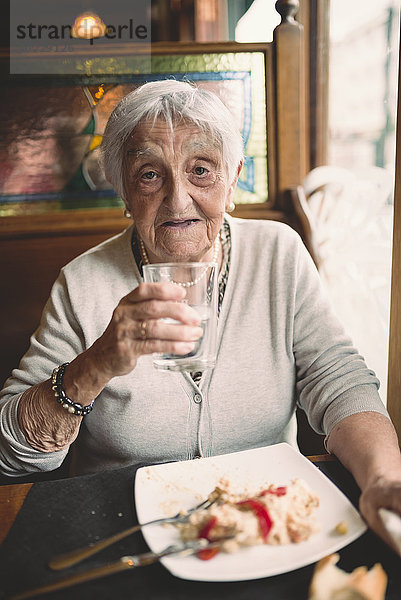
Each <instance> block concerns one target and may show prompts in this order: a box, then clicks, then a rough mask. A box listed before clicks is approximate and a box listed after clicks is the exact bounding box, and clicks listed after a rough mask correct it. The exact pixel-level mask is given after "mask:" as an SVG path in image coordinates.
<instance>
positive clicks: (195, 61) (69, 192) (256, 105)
mask: <svg viewBox="0 0 401 600" xmlns="http://www.w3.org/2000/svg"><path fill="white" fill-rule="evenodd" d="M115 60H116V59H115V58H114V59H104V68H103V69H102V72H103V73H104V74H103V75H102V76H98V75H96V76H93V75H92V76H91V75H89V76H88V65H85V71H86V75H85V76H83V77H82V79H81V80H80V81H77V79H76V78H75V79H73V78H71V80H70V81H69V80H67V78H66V77H63V78H62V79H60V80H58V79H57V77H56V78H53V79H52V80H51V81H50V80H48V81H46V80H44V79H39V80H38V83H36V84H33V83H32V80H30V84H29V85H26V84H25V83H23V82H22V81H21V82H20V83H19V84H18V82H17V83H16V84H15V85H13V86H11V85H10V86H8V88H7V89H6V90H5V92H4V93H3V95H2V98H1V100H0V102H1V104H2V114H3V115H6V118H4V119H3V122H2V124H1V126H0V128H1V140H2V142H1V147H0V155H1V161H0V165H1V176H0V216H7V215H22V214H33V213H40V212H48V211H55V210H56V211H57V210H64V209H76V208H86V209H87V208H91V207H93V208H95V207H101V206H106V207H111V206H119V205H121V204H122V201H121V199H120V198H118V196H117V195H116V194H115V192H114V190H112V189H111V187H110V185H109V184H108V182H107V181H105V179H104V177H103V174H102V172H101V169H100V167H99V164H98V159H99V146H100V144H101V141H102V134H103V131H104V127H105V124H106V122H107V119H108V117H109V115H110V113H111V111H112V110H113V108H114V106H115V105H116V104H117V103H118V102H119V100H120V99H121V98H122V97H123V96H125V95H126V94H127V93H128V92H130V91H131V90H133V89H134V88H135V87H137V86H138V85H141V84H142V83H144V82H145V81H154V80H157V79H164V78H175V79H179V80H182V79H184V80H191V81H194V82H196V83H197V84H198V85H199V86H201V87H204V88H207V89H209V90H211V91H213V92H215V93H217V94H218V95H219V97H220V98H221V99H222V100H223V102H225V103H226V104H227V105H228V107H229V108H230V110H231V111H232V113H233V115H234V118H235V120H236V122H237V123H238V126H239V128H240V130H241V131H242V135H243V138H244V142H245V155H246V159H245V164H244V168H243V171H242V174H241V178H240V181H239V183H238V187H237V191H236V194H237V195H236V199H235V200H236V202H238V203H257V202H265V201H266V199H267V157H266V98H265V73H264V54H263V53H262V52H232V53H228V54H227V53H225V54H222V53H215V54H202V55H198V54H197V55H178V54H177V55H162V56H157V55H155V56H152V61H151V62H152V72H151V73H141V69H140V65H136V64H135V58H132V57H131V58H126V59H122V60H125V61H126V68H125V69H122V68H121V62H120V63H119V72H120V73H123V74H120V75H118V76H117V75H113V61H115ZM89 71H90V69H89ZM125 71H126V72H125ZM97 72H99V71H97Z"/></svg>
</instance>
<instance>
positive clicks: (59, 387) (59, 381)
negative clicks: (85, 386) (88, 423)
mask: <svg viewBox="0 0 401 600" xmlns="http://www.w3.org/2000/svg"><path fill="white" fill-rule="evenodd" d="M69 364H70V363H68V362H67V363H64V364H62V365H60V366H59V367H56V368H55V369H54V370H53V374H52V390H53V391H54V395H55V396H56V400H57V402H58V403H59V404H60V405H61V406H62V407H63V408H64V409H65V410H68V412H69V413H71V414H73V415H77V417H85V415H87V414H88V413H90V412H91V410H92V409H93V404H94V402H95V401H94V400H92V402H91V403H90V404H88V406H82V404H79V403H78V402H73V401H72V400H71V398H69V397H68V396H67V394H66V393H65V390H64V388H63V378H64V372H65V368H66V367H67V365H69Z"/></svg>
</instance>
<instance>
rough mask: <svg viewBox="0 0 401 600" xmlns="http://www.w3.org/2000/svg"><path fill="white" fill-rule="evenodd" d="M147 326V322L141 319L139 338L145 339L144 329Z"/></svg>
mask: <svg viewBox="0 0 401 600" xmlns="http://www.w3.org/2000/svg"><path fill="white" fill-rule="evenodd" d="M147 327H148V322H147V321H141V332H140V333H141V340H146V339H147V335H146V330H147Z"/></svg>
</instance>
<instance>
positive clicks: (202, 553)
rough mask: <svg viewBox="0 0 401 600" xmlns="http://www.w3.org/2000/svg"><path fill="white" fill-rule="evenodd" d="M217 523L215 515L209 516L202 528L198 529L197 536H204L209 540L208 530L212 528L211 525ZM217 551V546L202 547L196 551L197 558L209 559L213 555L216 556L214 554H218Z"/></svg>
mask: <svg viewBox="0 0 401 600" xmlns="http://www.w3.org/2000/svg"><path fill="white" fill-rule="evenodd" d="M216 523H217V517H210V519H209V521H208V522H207V523H206V525H204V526H203V528H202V529H201V530H200V532H199V533H198V538H205V539H207V540H209V542H210V537H209V535H210V532H211V530H212V529H213V527H214V526H215V525H216ZM218 552H219V548H218V547H216V548H204V549H203V550H199V552H198V558H200V559H201V560H210V559H211V558H213V557H214V556H216V554H218Z"/></svg>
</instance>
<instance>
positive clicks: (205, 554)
mask: <svg viewBox="0 0 401 600" xmlns="http://www.w3.org/2000/svg"><path fill="white" fill-rule="evenodd" d="M218 552H219V548H218V547H216V548H204V550H199V552H198V558H200V559H201V560H210V559H211V558H214V557H215V556H216V554H218Z"/></svg>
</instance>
